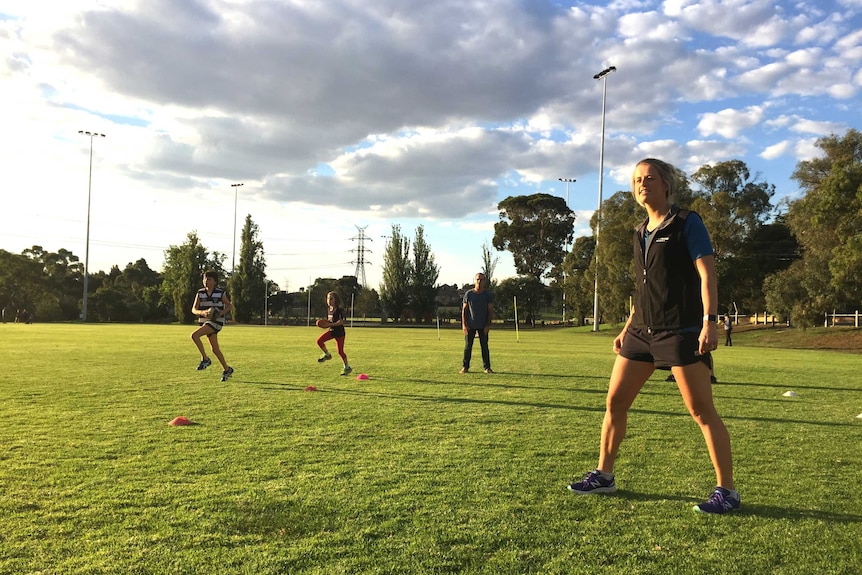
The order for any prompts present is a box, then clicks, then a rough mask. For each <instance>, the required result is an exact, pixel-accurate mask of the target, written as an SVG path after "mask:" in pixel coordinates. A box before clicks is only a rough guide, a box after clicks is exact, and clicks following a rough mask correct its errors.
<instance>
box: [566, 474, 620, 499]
mask: <svg viewBox="0 0 862 575" xmlns="http://www.w3.org/2000/svg"><path fill="white" fill-rule="evenodd" d="M569 491H571V492H572V493H577V494H578V495H592V494H594V493H616V492H617V484H616V483H615V482H614V478H613V477H611V478H610V479H605V478H604V477H602V476H601V475H600V474H599V470H598V469H596V470H594V471H590V472H589V473H587V474H586V475H584V478H583V479H581V480H580V481H577V482H575V483H572V484H570V485H569Z"/></svg>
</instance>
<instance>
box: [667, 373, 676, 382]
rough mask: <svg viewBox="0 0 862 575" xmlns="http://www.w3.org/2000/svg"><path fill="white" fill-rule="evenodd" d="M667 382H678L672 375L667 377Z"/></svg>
mask: <svg viewBox="0 0 862 575" xmlns="http://www.w3.org/2000/svg"><path fill="white" fill-rule="evenodd" d="M665 381H671V382H674V381H676V378H675V377H674V376H673V374H670V375H669V376H667V379H665Z"/></svg>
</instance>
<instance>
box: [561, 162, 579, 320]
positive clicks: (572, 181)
mask: <svg viewBox="0 0 862 575" xmlns="http://www.w3.org/2000/svg"><path fill="white" fill-rule="evenodd" d="M557 179H558V180H560V181H561V182H565V184H566V207H567V208H568V207H569V184H573V183H575V182H577V180H576V179H575V178H557ZM568 251H569V240H568V238H566V252H568ZM565 284H566V272H565V271H563V323H564V324H565V323H566V285H565Z"/></svg>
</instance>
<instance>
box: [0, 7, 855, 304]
mask: <svg viewBox="0 0 862 575" xmlns="http://www.w3.org/2000/svg"><path fill="white" fill-rule="evenodd" d="M0 57H2V60H0V94H2V103H3V105H2V106H0V123H2V126H3V132H4V134H3V138H0V166H2V183H0V190H2V196H3V200H2V205H3V208H4V212H3V218H2V220H3V221H2V224H0V249H5V250H7V251H10V252H14V253H20V252H21V251H22V250H24V249H26V248H29V247H31V246H33V245H39V246H42V247H43V248H44V249H46V250H48V251H57V250H59V249H66V250H70V251H71V252H73V253H74V254H75V255H77V256H78V257H79V258H80V259H81V261H84V260H85V255H86V253H87V245H88V243H87V230H88V224H87V222H88V215H89V258H88V261H87V264H88V268H89V271H90V273H91V274H92V273H96V272H98V271H106V272H107V271H109V270H110V268H111V267H112V266H114V265H117V266H119V267H120V268H121V269H122V268H124V267H125V266H126V265H127V264H129V263H131V262H135V261H137V260H139V259H141V258H143V259H145V260H146V261H147V263H148V264H149V266H150V267H151V268H153V269H155V270H161V269H162V266H163V264H164V253H165V250H166V249H168V248H169V247H170V246H178V245H181V244H182V243H184V242H185V241H186V238H187V235H188V234H189V233H190V232H192V231H194V232H196V233H197V234H198V236H199V238H200V240H201V242H202V244H203V245H204V246H205V247H206V248H207V249H208V250H210V251H217V252H220V253H222V254H225V256H226V262H225V267H226V268H227V269H228V270H230V269H231V267H232V266H233V263H234V262H235V261H236V260H237V258H238V255H237V254H238V249H239V236H240V234H241V231H242V226H243V222H244V220H245V218H246V216H247V215H250V216H251V218H252V220H253V221H254V223H255V224H257V225H258V227H259V236H258V239H259V240H260V241H261V242H262V243H263V247H264V253H265V259H266V263H267V275H268V277H269V279H271V280H272V281H274V282H276V283H277V284H279V286H280V287H281V288H282V289H288V290H289V291H296V290H299V289H300V288H302V287H305V286H308V285H311V284H312V283H313V282H314V280H315V279H316V278H319V277H322V278H327V277H331V278H338V277H341V276H344V275H353V274H354V273H356V272H357V269H358V267H359V266H357V261H358V260H360V259H364V263H365V265H364V266H363V267H364V273H365V277H366V282H367V283H366V285H367V287H371V288H375V289H379V284H380V281H381V277H382V269H383V253H384V251H385V246H386V243H387V241H388V239H387V237H388V236H390V235H391V230H392V226H393V225H398V226H400V230H401V233H402V234H404V235H405V236H407V237H408V238H411V239H412V238H414V237H415V235H416V230H417V228H418V226H423V229H424V235H425V239H426V241H427V243H428V244H429V245H430V248H431V250H432V252H433V254H434V257H435V261H436V263H437V265H438V266H439V267H440V276H439V283H446V284H458V285H459V286H460V285H462V284H469V283H471V281H472V277H473V275H474V274H475V272H476V271H478V270H479V269H481V267H482V247H483V245H487V246H489V247H491V240H492V238H493V234H494V230H493V227H494V223H496V222H497V221H499V214H498V210H497V204H498V203H499V202H500V201H501V200H503V199H505V198H506V197H508V196H513V195H527V194H534V193H540V192H541V193H548V194H553V195H557V196H560V197H562V198H565V199H566V200H567V201H568V205H569V207H570V208H571V209H572V210H574V211H575V212H576V214H577V220H576V222H575V235H576V236H581V235H590V233H591V232H590V228H589V220H590V217H591V215H592V214H593V212H594V210H595V209H596V208H597V206H598V204H599V198H600V197H601V198H602V199H607V198H609V197H610V196H611V195H613V193H615V192H617V191H620V190H627V189H628V179H629V176H630V174H631V170H632V167H633V166H634V163H635V162H636V161H637V160H639V159H642V158H644V157H658V158H661V159H664V160H666V161H669V162H672V163H674V164H675V165H677V166H678V167H680V168H682V169H683V170H685V171H687V172H688V173H689V174H691V173H692V172H694V171H695V170H696V169H697V168H699V167H701V166H703V165H705V164H715V163H717V162H722V161H726V160H742V161H744V162H745V163H746V164H747V166H748V167H749V169H750V170H751V172H752V174H753V175H755V176H756V177H758V178H759V180H761V181H765V182H768V183H770V184H773V185H774V186H775V189H776V194H775V198H774V203H776V204H777V203H779V201H783V200H792V199H793V198H795V197H798V188H797V186H796V184H795V182H794V181H793V180H792V179H791V174H792V173H793V170H794V168H795V167H796V164H797V163H798V162H799V161H801V160H807V159H811V158H813V157H815V156H817V155H819V150H818V149H817V148H816V147H815V145H814V144H815V142H816V141H817V139H819V138H822V137H824V136H828V135H830V134H836V135H842V134H843V133H844V132H846V130H847V129H849V128H856V129H860V127H862V126H860V124H862V121H860V117H862V113H860V110H862V97H860V94H862V0H803V1H795V2H794V1H774V0H702V1H698V0H667V1H665V2H657V1H638V0H619V1H614V2H593V3H589V2H565V1H555V0H481V1H479V0H433V1H429V0H325V1H324V0H269V1H264V0H140V1H135V0H102V1H84V0H63V1H60V0H50V1H48V0H0ZM610 66H614V67H616V71H615V72H613V73H610V74H608V75H607V76H605V77H604V78H603V79H599V80H596V79H594V78H593V76H594V75H595V74H597V73H598V72H601V71H602V70H604V69H606V68H608V67H610ZM603 104H604V113H603ZM603 118H604V137H603V136H602V134H603V131H602V120H603ZM81 131H84V132H91V133H93V134H104V135H105V137H101V136H87V135H86V134H81V133H80V132H81ZM602 144H603V146H602ZM91 152H92V167H91V163H90V158H91ZM600 166H602V167H603V170H602V169H601V168H600ZM600 174H601V175H602V176H601V178H600ZM561 178H562V179H574V180H576V181H574V182H570V183H564V182H562V181H560V179H561ZM600 182H601V183H600ZM237 184H242V185H241V186H240V185H237ZM235 221H236V222H237V224H236V228H235V226H234V222H235ZM235 229H236V232H235V231H234V230H235ZM235 237H236V242H234V238H235ZM360 237H364V238H365V239H364V241H363V242H362V246H361V247H363V248H364V252H362V253H360V250H359V248H360V241H359V239H358V238H360ZM491 249H492V250H493V247H491ZM360 255H361V256H363V257H362V258H360ZM496 256H498V257H499V260H498V263H497V266H496V269H495V274H494V276H495V278H497V279H503V278H505V277H509V276H512V275H514V274H515V269H514V264H513V260H512V256H511V255H510V254H509V253H508V252H499V253H496ZM359 271H360V277H361V271H362V270H361V269H360V270H359Z"/></svg>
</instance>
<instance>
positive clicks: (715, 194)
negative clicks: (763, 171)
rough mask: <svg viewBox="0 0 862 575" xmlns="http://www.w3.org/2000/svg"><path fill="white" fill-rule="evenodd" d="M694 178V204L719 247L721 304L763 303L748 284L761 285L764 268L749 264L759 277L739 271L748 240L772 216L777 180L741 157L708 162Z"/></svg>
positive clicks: (715, 246)
mask: <svg viewBox="0 0 862 575" xmlns="http://www.w3.org/2000/svg"><path fill="white" fill-rule="evenodd" d="M691 181H692V182H694V183H695V184H697V185H698V186H699V189H698V190H697V191H695V193H694V197H693V200H692V202H691V205H690V206H687V205H684V204H682V203H681V204H680V205H682V206H683V207H690V208H691V209H693V210H695V211H696V212H697V213H699V214H700V216H701V217H702V218H703V221H704V224H705V225H706V228H707V230H709V235H710V239H711V240H712V247H713V250H714V251H715V261H716V266H715V267H716V276H717V278H718V290H719V292H718V295H719V302H720V305H722V306H726V305H729V304H730V303H731V302H734V301H737V302H740V305H741V306H743V307H744V308H745V309H748V311H753V310H756V309H759V308H761V307H762V305H763V297H762V294H761V293H760V292H759V291H756V292H754V293H752V292H751V290H750V289H747V288H746V286H745V285H744V284H745V283H748V284H749V286H750V285H751V284H752V283H753V284H756V285H758V286H759V285H761V284H762V283H763V279H764V278H765V277H766V273H765V271H764V272H763V273H758V269H756V268H755V269H749V270H748V272H749V273H753V274H755V276H757V277H753V278H751V280H752V281H751V282H745V278H744V277H740V276H739V275H738V272H739V271H741V270H742V269H744V268H745V267H747V266H745V258H747V257H748V254H746V253H744V252H745V251H746V250H745V246H746V244H748V243H749V242H750V241H751V240H752V239H753V238H754V237H755V235H757V234H758V233H759V230H760V228H761V227H762V226H763V225H765V222H766V221H767V220H768V219H769V218H770V217H771V216H772V213H773V205H772V203H771V199H772V197H773V196H774V195H775V186H773V185H772V184H768V183H766V182H763V181H760V179H759V176H757V175H755V176H754V177H752V175H751V173H750V172H749V169H748V166H746V164H745V163H744V162H742V161H740V160H730V161H726V162H719V163H717V164H715V165H709V164H707V165H704V166H702V167H700V168H699V169H698V170H697V171H696V172H695V173H694V174H693V175H692V176H691Z"/></svg>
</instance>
